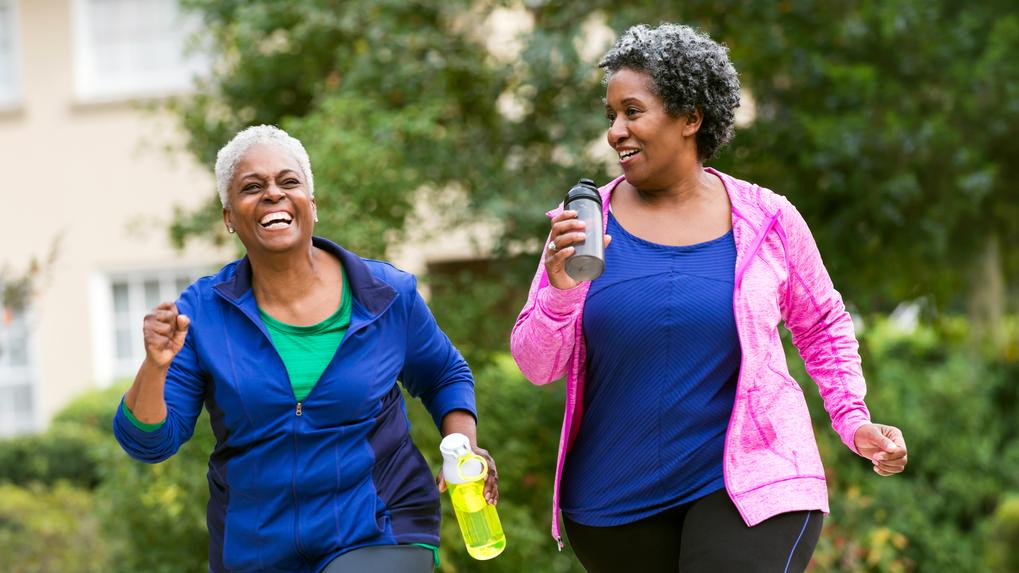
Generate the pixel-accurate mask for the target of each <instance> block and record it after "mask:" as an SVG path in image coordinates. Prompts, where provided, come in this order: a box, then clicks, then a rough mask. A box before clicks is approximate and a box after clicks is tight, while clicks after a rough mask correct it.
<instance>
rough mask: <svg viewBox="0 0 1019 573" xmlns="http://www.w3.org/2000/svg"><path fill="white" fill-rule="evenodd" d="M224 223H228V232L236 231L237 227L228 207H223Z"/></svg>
mask: <svg viewBox="0 0 1019 573" xmlns="http://www.w3.org/2000/svg"><path fill="white" fill-rule="evenodd" d="M223 224H224V225H226V229H227V231H228V232H230V233H232V232H234V229H235V227H234V224H233V222H232V221H231V220H230V209H228V208H227V207H223Z"/></svg>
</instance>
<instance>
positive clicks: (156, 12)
mask: <svg viewBox="0 0 1019 573" xmlns="http://www.w3.org/2000/svg"><path fill="white" fill-rule="evenodd" d="M0 1H2V0H0ZM179 3H180V0H84V4H85V9H86V10H87V11H88V12H87V16H86V17H85V22H86V24H87V26H88V29H87V30H85V38H84V44H85V49H87V50H88V54H89V58H88V59H89V61H90V68H91V69H87V70H82V73H84V74H86V76H87V77H88V78H89V81H90V83H91V84H92V85H93V88H92V89H94V90H96V91H98V92H100V93H107V94H110V93H113V94H114V95H118V94H120V93H124V94H130V93H131V92H140V91H152V90H157V91H158V90H178V89H181V88H185V87H187V86H188V85H189V84H190V81H191V76H192V75H193V74H194V73H195V72H198V71H199V70H201V69H204V68H205V67H206V66H205V63H204V61H203V60H202V59H201V58H196V57H192V56H191V55H189V54H186V53H185V40H186V38H187V37H188V35H189V34H190V33H191V32H192V31H194V30H195V29H196V27H197V24H198V23H199V19H198V18H197V17H196V16H193V15H191V14H184V13H182V11H181V9H180V6H179Z"/></svg>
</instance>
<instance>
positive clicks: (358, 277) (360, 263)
mask: <svg viewBox="0 0 1019 573" xmlns="http://www.w3.org/2000/svg"><path fill="white" fill-rule="evenodd" d="M311 243H312V245H314V246H316V247H318V248H320V249H322V250H323V251H326V252H327V253H330V254H331V255H333V256H335V257H336V258H338V259H339V260H340V263H341V264H342V265H343V270H344V271H345V272H346V273H347V280H348V282H349V284H350V291H351V293H352V294H353V295H354V298H355V299H357V301H358V302H360V303H361V304H362V305H363V306H364V307H365V309H367V310H368V312H369V313H371V314H373V315H375V314H379V313H381V312H382V311H383V310H385V309H386V308H387V307H388V306H389V304H390V303H391V302H392V301H393V299H394V298H396V289H394V288H393V287H392V286H390V285H389V284H387V283H385V282H383V281H382V280H380V279H378V278H376V277H375V275H373V274H372V272H371V269H369V268H368V265H367V264H365V262H364V259H362V258H361V257H359V256H357V255H355V254H354V253H352V252H350V251H348V250H346V249H344V248H343V247H341V246H339V245H337V244H336V243H334V242H332V241H330V240H329V239H324V238H322V237H312V239H311ZM213 288H215V289H216V291H217V292H219V293H220V294H222V295H223V296H225V297H226V298H227V299H228V300H230V301H231V302H233V303H235V304H240V303H241V302H242V299H244V298H245V295H246V294H247V293H249V292H250V291H251V261H250V260H249V259H248V257H247V255H245V256H244V258H242V259H240V260H239V261H237V264H236V265H235V266H234V272H233V273H232V274H229V275H227V276H226V277H225V278H224V280H222V281H221V282H219V283H217V284H216V285H215V286H214V287H213Z"/></svg>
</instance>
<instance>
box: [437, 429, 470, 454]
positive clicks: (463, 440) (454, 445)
mask: <svg viewBox="0 0 1019 573" xmlns="http://www.w3.org/2000/svg"><path fill="white" fill-rule="evenodd" d="M439 452H440V453H442V457H444V458H450V459H452V460H458V459H460V458H462V457H464V456H466V455H467V454H470V453H473V452H472V450H471V441H470V440H469V439H468V438H467V436H465V435H463V434H458V433H453V434H450V435H448V436H446V437H445V438H442V442H441V443H439Z"/></svg>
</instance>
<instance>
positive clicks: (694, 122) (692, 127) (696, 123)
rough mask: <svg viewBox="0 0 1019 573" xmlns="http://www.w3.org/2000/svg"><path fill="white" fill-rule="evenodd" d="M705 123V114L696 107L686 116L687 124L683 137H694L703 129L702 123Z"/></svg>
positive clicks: (684, 127)
mask: <svg viewBox="0 0 1019 573" xmlns="http://www.w3.org/2000/svg"><path fill="white" fill-rule="evenodd" d="M703 121H704V114H703V113H701V108H699V107H695V108H694V110H693V111H691V112H690V113H688V114H686V124H685V125H684V126H683V136H684V137H692V136H693V135H694V134H696V133H697V132H698V131H700V129H701V122H703Z"/></svg>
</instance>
